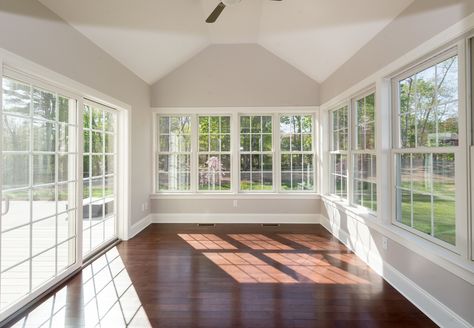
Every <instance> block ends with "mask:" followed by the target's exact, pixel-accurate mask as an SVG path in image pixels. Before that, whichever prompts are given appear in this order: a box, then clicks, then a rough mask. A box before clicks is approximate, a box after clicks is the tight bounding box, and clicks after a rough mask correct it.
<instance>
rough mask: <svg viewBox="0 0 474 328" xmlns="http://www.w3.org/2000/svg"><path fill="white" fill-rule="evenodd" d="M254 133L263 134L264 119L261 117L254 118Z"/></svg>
mask: <svg viewBox="0 0 474 328" xmlns="http://www.w3.org/2000/svg"><path fill="white" fill-rule="evenodd" d="M251 128H252V133H261V132H262V117H261V116H252V127H251Z"/></svg>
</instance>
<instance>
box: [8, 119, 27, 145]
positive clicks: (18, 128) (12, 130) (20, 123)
mask: <svg viewBox="0 0 474 328" xmlns="http://www.w3.org/2000/svg"><path fill="white" fill-rule="evenodd" d="M29 138H30V120H29V119H24V118H20V117H14V116H9V115H4V117H3V150H4V151H28V150H30V139H29Z"/></svg>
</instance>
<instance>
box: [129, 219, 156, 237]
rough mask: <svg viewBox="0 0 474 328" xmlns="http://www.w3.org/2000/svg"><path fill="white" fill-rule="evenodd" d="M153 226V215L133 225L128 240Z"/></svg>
mask: <svg viewBox="0 0 474 328" xmlns="http://www.w3.org/2000/svg"><path fill="white" fill-rule="evenodd" d="M150 224H151V214H149V215H147V216H145V217H144V218H143V219H141V220H140V221H138V222H137V223H135V224H134V225H132V226H131V227H130V229H129V233H128V239H132V238H133V237H135V236H136V235H137V234H138V233H139V232H141V231H142V230H143V229H145V228H146V227H148V226H149V225H150Z"/></svg>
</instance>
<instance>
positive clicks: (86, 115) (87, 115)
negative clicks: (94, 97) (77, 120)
mask: <svg viewBox="0 0 474 328" xmlns="http://www.w3.org/2000/svg"><path fill="white" fill-rule="evenodd" d="M91 110H92V109H91V108H90V107H89V106H87V105H85V106H84V109H83V112H82V114H83V118H82V120H83V124H84V129H89V128H90V127H91V119H92V118H91Z"/></svg>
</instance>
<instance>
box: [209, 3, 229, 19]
mask: <svg viewBox="0 0 474 328" xmlns="http://www.w3.org/2000/svg"><path fill="white" fill-rule="evenodd" d="M224 8H225V4H223V3H222V2H221V3H219V4H218V5H217V7H216V9H214V11H213V12H212V13H211V14H210V15H209V17H208V18H207V19H206V23H214V22H215V21H216V20H217V18H218V17H219V15H220V14H221V13H222V11H223V10H224Z"/></svg>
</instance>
